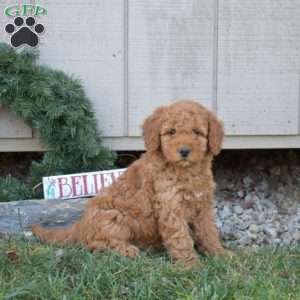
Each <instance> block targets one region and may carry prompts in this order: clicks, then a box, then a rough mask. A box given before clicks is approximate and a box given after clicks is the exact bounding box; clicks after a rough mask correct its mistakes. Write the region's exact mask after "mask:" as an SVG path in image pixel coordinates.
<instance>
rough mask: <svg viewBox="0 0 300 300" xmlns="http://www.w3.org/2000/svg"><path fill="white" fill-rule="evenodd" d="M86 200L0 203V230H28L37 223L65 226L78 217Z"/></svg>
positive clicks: (21, 231) (6, 231) (19, 231)
mask: <svg viewBox="0 0 300 300" xmlns="http://www.w3.org/2000/svg"><path fill="white" fill-rule="evenodd" d="M86 202H87V199H69V200H24V201H15V202H7V203H6V202H3V203H0V232H2V233H24V232H29V231H31V225H32V224H39V223H42V224H45V225H48V226H55V225H56V226H57V225H60V226H67V225H69V224H71V223H73V222H74V221H75V220H77V219H79V218H80V216H81V214H82V212H83V210H84V206H85V203H86ZM27 235H28V233H27Z"/></svg>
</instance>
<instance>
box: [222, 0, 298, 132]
mask: <svg viewBox="0 0 300 300" xmlns="http://www.w3.org/2000/svg"><path fill="white" fill-rule="evenodd" d="M218 40H219V41H218V45H219V47H218V49H219V55H218V111H219V115H220V117H221V118H222V119H223V120H224V122H225V125H226V133H227V134H228V135H284V134H290V135H294V134H298V127H299V124H298V123H299V80H300V77H299V73H300V1H298V0H276V1H272V0H243V1H240V0H219V37H218Z"/></svg>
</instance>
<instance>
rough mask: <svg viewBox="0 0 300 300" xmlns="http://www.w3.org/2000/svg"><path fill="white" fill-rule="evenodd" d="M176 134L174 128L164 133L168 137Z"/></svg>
mask: <svg viewBox="0 0 300 300" xmlns="http://www.w3.org/2000/svg"><path fill="white" fill-rule="evenodd" d="M175 133H176V129H175V128H171V129H169V130H168V131H167V132H166V134H168V135H174V134H175Z"/></svg>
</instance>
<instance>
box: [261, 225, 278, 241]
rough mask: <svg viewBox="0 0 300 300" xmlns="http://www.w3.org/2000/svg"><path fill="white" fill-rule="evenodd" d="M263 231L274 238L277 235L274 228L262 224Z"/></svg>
mask: <svg viewBox="0 0 300 300" xmlns="http://www.w3.org/2000/svg"><path fill="white" fill-rule="evenodd" d="M263 232H264V233H265V234H266V235H267V236H268V237H269V238H272V239H275V238H276V237H277V231H276V229H275V228H273V227H270V226H264V227H263Z"/></svg>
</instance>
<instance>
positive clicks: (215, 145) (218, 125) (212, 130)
mask: <svg viewBox="0 0 300 300" xmlns="http://www.w3.org/2000/svg"><path fill="white" fill-rule="evenodd" d="M223 138H224V129H223V123H222V122H221V121H220V120H218V118H217V117H216V116H215V114H213V113H212V112H210V113H209V120H208V147H209V150H210V152H211V153H212V154H213V155H217V154H219V152H220V151H221V147H222V142H223Z"/></svg>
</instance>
